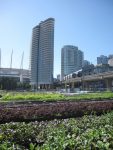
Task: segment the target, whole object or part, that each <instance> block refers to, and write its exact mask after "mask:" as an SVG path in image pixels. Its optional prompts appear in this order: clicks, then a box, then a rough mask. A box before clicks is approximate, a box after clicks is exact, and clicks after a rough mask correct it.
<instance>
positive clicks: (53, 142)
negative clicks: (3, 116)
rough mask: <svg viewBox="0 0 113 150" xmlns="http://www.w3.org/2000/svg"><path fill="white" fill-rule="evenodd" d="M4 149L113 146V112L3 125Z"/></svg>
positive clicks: (100, 149) (0, 129)
mask: <svg viewBox="0 0 113 150" xmlns="http://www.w3.org/2000/svg"><path fill="white" fill-rule="evenodd" d="M0 149H1V150H7V149H10V150H14V149H18V150H27V149H29V150H75V149H76V150H84V149H86V150H90V149H92V150H108V149H109V150H112V149H113V112H111V113H107V114H105V115H102V116H92V115H90V116H83V117H82V118H78V119H74V118H73V119H62V120H53V121H45V122H44V121H42V122H30V123H25V122H22V123H14V122H11V123H6V124H1V125H0Z"/></svg>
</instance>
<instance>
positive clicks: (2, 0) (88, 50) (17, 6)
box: [0, 0, 113, 76]
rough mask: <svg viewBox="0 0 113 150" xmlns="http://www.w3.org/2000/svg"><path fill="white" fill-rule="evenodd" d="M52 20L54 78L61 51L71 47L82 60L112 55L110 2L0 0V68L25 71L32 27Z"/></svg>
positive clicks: (111, 0)
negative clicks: (53, 32) (79, 52)
mask: <svg viewBox="0 0 113 150" xmlns="http://www.w3.org/2000/svg"><path fill="white" fill-rule="evenodd" d="M49 17H53V18H55V35H54V36H55V37H54V75H55V76H56V75H57V74H59V73H60V70H61V69H60V68H61V48H62V47H63V46H64V45H75V46H78V47H79V49H80V50H82V51H83V52H84V57H85V59H87V60H89V61H90V62H92V63H94V64H96V57H97V56H100V55H102V54H103V55H109V54H113V0H0V48H1V51H2V67H9V66H10V56H11V51H12V49H13V64H12V67H15V68H20V63H21V57H22V52H23V51H24V63H23V68H26V69H28V68H29V57H30V45H31V34H32V28H33V27H34V26H36V25H37V24H39V23H40V21H43V20H45V19H47V18H49Z"/></svg>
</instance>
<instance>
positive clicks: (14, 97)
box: [1, 92, 113, 101]
mask: <svg viewBox="0 0 113 150" xmlns="http://www.w3.org/2000/svg"><path fill="white" fill-rule="evenodd" d="M103 99H113V92H102V93H87V94H75V95H72V96H67V95H65V93H64V94H56V93H17V92H14V93H11V92H10V93H7V94H3V95H2V97H1V101H19V100H22V101H24V100H25V101H26V100H30V101H31V100H35V101H68V100H74V101H76V100H77V101H79V100H103Z"/></svg>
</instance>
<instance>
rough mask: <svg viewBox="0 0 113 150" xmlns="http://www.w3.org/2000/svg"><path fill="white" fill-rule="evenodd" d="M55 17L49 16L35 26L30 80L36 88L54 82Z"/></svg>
mask: <svg viewBox="0 0 113 150" xmlns="http://www.w3.org/2000/svg"><path fill="white" fill-rule="evenodd" d="M53 61H54V18H48V19H47V20H45V21H42V22H40V24H39V25H37V26H36V27H34V28H33V31H32V42H31V54H30V80H31V85H32V86H33V87H35V88H38V87H39V88H43V87H45V86H47V85H48V86H49V85H51V84H52V82H53Z"/></svg>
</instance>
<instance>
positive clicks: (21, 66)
mask: <svg viewBox="0 0 113 150" xmlns="http://www.w3.org/2000/svg"><path fill="white" fill-rule="evenodd" d="M23 59H24V52H23V53H22V58H21V64H20V69H21V70H23Z"/></svg>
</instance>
